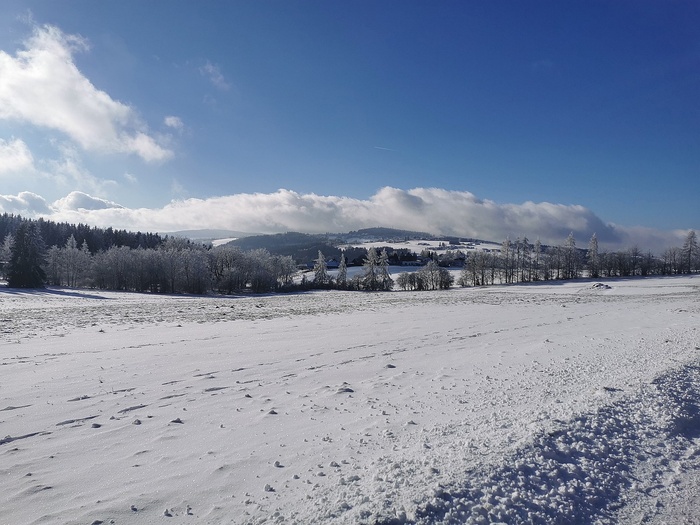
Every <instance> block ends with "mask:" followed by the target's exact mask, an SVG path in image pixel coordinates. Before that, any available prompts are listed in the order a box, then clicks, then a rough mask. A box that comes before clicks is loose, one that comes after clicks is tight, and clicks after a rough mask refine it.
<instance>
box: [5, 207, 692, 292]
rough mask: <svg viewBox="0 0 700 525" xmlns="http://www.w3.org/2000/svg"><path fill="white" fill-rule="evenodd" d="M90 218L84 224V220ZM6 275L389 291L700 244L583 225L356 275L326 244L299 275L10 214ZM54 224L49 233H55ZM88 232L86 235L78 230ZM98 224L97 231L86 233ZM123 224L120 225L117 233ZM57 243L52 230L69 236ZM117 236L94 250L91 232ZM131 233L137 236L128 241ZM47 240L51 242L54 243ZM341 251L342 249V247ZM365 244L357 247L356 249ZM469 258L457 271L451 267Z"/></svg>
mask: <svg viewBox="0 0 700 525" xmlns="http://www.w3.org/2000/svg"><path fill="white" fill-rule="evenodd" d="M79 226H80V225H79ZM0 227H2V228H4V229H0V233H2V232H5V233H4V236H3V237H0V240H1V241H2V243H1V244H0V276H4V277H5V278H6V279H7V281H8V285H9V286H10V287H41V286H43V285H45V284H48V285H54V286H68V287H78V288H80V287H86V288H100V289H110V290H127V291H137V292H150V293H190V294H205V293H209V292H215V293H222V294H231V293H239V292H245V291H249V292H254V293H264V292H279V291H292V290H299V289H312V288H323V289H330V288H337V289H345V290H371V291H385V290H391V289H393V288H398V289H400V290H438V289H447V288H450V287H452V286H453V285H454V284H455V282H456V284H457V285H459V286H484V285H492V284H509V283H522V282H535V281H548V280H559V279H575V278H579V277H582V276H588V277H592V278H599V277H601V278H602V277H627V276H635V275H639V276H646V275H674V274H682V273H694V272H698V271H700V249H699V248H698V240H697V236H696V234H695V232H694V231H691V232H689V233H688V235H687V237H686V239H685V241H684V243H683V245H682V246H681V247H678V248H670V249H668V250H666V251H665V252H664V253H663V254H661V256H654V255H653V254H652V253H651V252H642V251H641V250H639V249H638V248H637V247H633V248H630V249H628V250H622V251H616V252H603V251H601V250H599V248H598V240H597V238H596V236H595V234H594V235H593V236H592V237H591V239H590V241H589V243H588V248H587V249H581V248H578V247H577V246H576V240H575V239H574V236H573V234H570V235H569V236H568V238H567V239H566V240H565V242H564V243H562V244H561V245H559V246H542V244H541V243H540V242H539V240H538V241H536V242H535V243H530V242H529V241H528V239H526V238H523V239H520V238H518V239H516V240H515V241H511V240H510V239H506V240H505V241H504V242H503V243H502V245H501V248H500V250H466V253H464V252H462V251H460V250H447V251H445V252H443V253H438V252H432V251H424V252H423V253H421V254H420V256H416V255H415V254H413V255H412V257H408V256H407V254H406V250H405V249H400V250H391V249H390V248H384V249H380V250H377V249H375V248H370V249H369V250H364V255H363V256H362V257H354V259H353V261H354V262H355V263H356V264H358V260H359V264H361V265H362V270H361V271H360V272H355V273H354V275H353V277H349V276H348V261H347V259H346V257H345V255H344V253H341V255H340V263H339V265H338V267H337V269H336V270H334V271H333V272H331V271H329V269H328V264H327V259H326V255H325V254H324V253H323V251H322V250H319V251H318V256H317V258H316V260H315V261H314V265H313V270H312V271H311V272H308V275H307V273H304V274H303V276H302V277H301V280H299V279H295V276H297V274H298V272H299V270H298V268H299V266H298V262H297V261H295V259H294V258H293V257H291V256H288V255H279V254H272V253H270V252H269V251H268V250H267V249H263V248H258V249H252V250H244V249H241V248H240V247H237V246H232V245H223V246H218V247H212V246H211V245H204V244H197V243H194V242H191V241H189V240H187V239H183V238H178V237H168V236H166V237H160V236H158V235H155V234H141V233H136V234H133V233H129V232H121V231H119V230H112V229H107V230H100V229H98V228H87V227H82V228H81V227H76V226H71V225H61V224H56V223H51V222H50V221H44V220H38V221H33V220H25V219H21V218H17V217H14V216H8V215H7V214H5V215H3V216H0ZM47 232H48V234H47ZM78 232H83V234H84V235H83V236H82V237H77V236H76V233H78ZM86 232H92V237H90V236H88V235H85V233H86ZM117 233H118V235H117ZM65 234H68V236H67V237H66V238H65V240H62V241H60V243H54V244H49V242H47V238H48V239H49V240H56V239H63V235H65ZM100 239H101V242H103V243H104V242H106V239H109V242H110V243H111V244H105V245H103V246H104V247H103V248H100V249H98V250H94V249H93V247H94V245H93V247H91V246H90V242H91V240H92V242H96V240H100ZM121 241H125V242H126V241H128V242H127V243H122V242H121ZM47 246H49V247H48V248H47ZM334 253H335V252H334ZM356 253H357V250H355V251H354V252H353V255H356ZM416 259H418V260H420V261H422V265H421V266H420V267H419V268H418V269H417V270H415V271H411V272H404V273H400V274H398V275H397V276H396V277H395V279H394V278H392V277H391V275H390V272H389V267H390V266H392V265H395V264H397V263H400V262H402V261H406V262H409V261H410V262H416ZM455 266H461V270H460V272H459V274H458V277H457V279H455V273H456V272H453V271H450V268H453V269H454V268H455Z"/></svg>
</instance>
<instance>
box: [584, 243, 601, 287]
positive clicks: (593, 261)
mask: <svg viewBox="0 0 700 525" xmlns="http://www.w3.org/2000/svg"><path fill="white" fill-rule="evenodd" d="M587 256H588V276H589V277H592V278H593V279H597V278H598V277H599V276H600V260H599V255H598V237H596V234H595V233H594V234H593V235H592V236H591V240H590V241H589V242H588V253H587Z"/></svg>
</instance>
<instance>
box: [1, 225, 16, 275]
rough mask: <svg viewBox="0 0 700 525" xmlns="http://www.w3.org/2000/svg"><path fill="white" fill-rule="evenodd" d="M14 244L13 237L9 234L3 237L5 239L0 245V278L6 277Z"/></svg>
mask: <svg viewBox="0 0 700 525" xmlns="http://www.w3.org/2000/svg"><path fill="white" fill-rule="evenodd" d="M14 243H15V237H14V235H12V234H11V233H8V234H7V235H5V238H4V239H3V241H2V244H0V277H7V270H8V269H9V265H10V256H11V254H12V246H13V245H14Z"/></svg>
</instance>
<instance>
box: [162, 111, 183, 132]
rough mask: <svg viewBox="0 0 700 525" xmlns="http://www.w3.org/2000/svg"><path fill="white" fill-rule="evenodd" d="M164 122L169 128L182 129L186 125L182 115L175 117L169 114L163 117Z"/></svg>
mask: <svg viewBox="0 0 700 525" xmlns="http://www.w3.org/2000/svg"><path fill="white" fill-rule="evenodd" d="M163 123H164V124H165V125H166V126H168V127H169V128H173V129H176V130H178V131H180V130H182V129H183V128H184V127H185V125H184V124H183V122H182V119H180V117H175V116H172V115H171V116H168V117H165V118H164V119H163Z"/></svg>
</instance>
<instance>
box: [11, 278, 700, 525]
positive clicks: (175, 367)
mask: <svg viewBox="0 0 700 525" xmlns="http://www.w3.org/2000/svg"><path fill="white" fill-rule="evenodd" d="M699 406H700V276H695V277H677V278H652V279H644V280H642V279H630V280H606V281H604V282H603V283H602V284H599V283H596V282H595V281H575V282H562V283H547V284H537V285H535V284H530V285H517V286H507V287H506V286H500V287H497V286H494V287H489V288H483V289H473V288H468V289H453V290H448V291H443V292H420V293H411V292H391V293H383V294H373V293H359V292H354V293H352V292H350V293H347V292H336V291H332V292H313V293H307V294H295V295H271V296H263V297H260V296H258V297H236V298H223V297H204V298H197V297H172V296H150V295H138V294H127V293H111V292H98V291H95V292H93V291H78V290H67V289H50V290H45V291H38V292H29V291H18V290H9V289H0V509H1V510H0V523H2V524H13V525H15V524H25V523H76V524H78V523H79V524H99V523H104V524H108V523H115V524H119V523H241V524H243V523H300V524H301V523H331V524H334V523H338V524H339V523H368V524H369V523H384V524H389V523H392V524H400V523H424V524H425V523H493V522H499V521H500V522H504V523H509V524H513V523H596V522H598V523H641V522H644V523H652V524H661V523H698V522H700V521H699V518H698V516H700V469H699V467H700V408H699Z"/></svg>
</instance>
